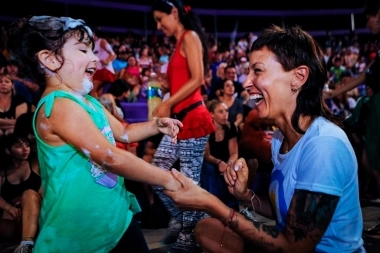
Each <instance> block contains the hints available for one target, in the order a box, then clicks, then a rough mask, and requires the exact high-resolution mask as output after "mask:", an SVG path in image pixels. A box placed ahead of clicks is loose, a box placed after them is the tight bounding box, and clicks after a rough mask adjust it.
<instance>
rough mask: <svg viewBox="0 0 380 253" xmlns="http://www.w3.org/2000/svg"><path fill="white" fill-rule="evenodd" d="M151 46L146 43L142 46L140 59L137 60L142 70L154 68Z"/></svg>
mask: <svg viewBox="0 0 380 253" xmlns="http://www.w3.org/2000/svg"><path fill="white" fill-rule="evenodd" d="M149 49H150V48H149V46H147V45H145V46H143V47H142V48H141V50H140V53H139V59H138V60H137V62H138V66H139V68H140V72H141V71H142V69H144V68H153V59H152V56H151V55H150V52H149Z"/></svg>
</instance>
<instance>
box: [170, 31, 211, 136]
mask: <svg viewBox="0 0 380 253" xmlns="http://www.w3.org/2000/svg"><path fill="white" fill-rule="evenodd" d="M187 32H189V31H185V32H184V33H183V34H182V36H181V38H180V39H179V40H178V42H177V44H176V47H175V49H174V52H173V55H172V57H171V59H170V61H169V63H168V69H167V76H168V81H169V90H170V94H175V93H176V92H177V91H178V90H179V89H181V87H182V86H183V85H184V84H185V83H186V82H187V81H188V80H189V79H190V71H189V67H188V64H187V60H186V58H185V57H184V56H182V55H181V53H180V46H181V44H182V41H183V38H184V36H185V34H186V33H187ZM202 100H203V98H202V95H201V88H200V87H199V88H198V89H196V90H195V91H194V92H193V93H191V94H189V96H188V97H187V98H185V99H184V100H182V101H181V102H179V103H178V104H176V105H175V106H173V108H172V113H178V112H180V111H181V110H182V109H185V108H187V107H188V106H190V105H191V104H193V103H195V102H198V101H202ZM182 123H183V128H181V130H180V132H179V134H178V140H184V139H190V138H199V137H203V136H206V135H208V134H210V133H212V132H213V131H215V128H214V124H213V122H212V118H211V115H210V113H209V111H208V110H207V108H206V107H205V105H200V106H198V107H196V108H195V109H193V110H191V111H190V112H189V113H188V114H187V115H186V117H185V118H184V119H183V120H182Z"/></svg>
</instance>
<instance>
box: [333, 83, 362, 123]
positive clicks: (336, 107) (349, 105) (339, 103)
mask: <svg viewBox="0 0 380 253" xmlns="http://www.w3.org/2000/svg"><path fill="white" fill-rule="evenodd" d="M342 87H343V84H342V83H341V82H339V83H336V84H335V89H341V88H342ZM328 101H329V104H328V106H329V108H330V110H331V111H332V112H333V113H334V115H335V116H337V117H339V118H340V119H342V120H345V119H346V118H347V117H349V116H350V115H351V114H352V112H353V110H354V109H355V106H356V100H355V99H354V98H353V97H350V96H348V95H347V92H344V93H341V94H339V95H337V96H335V97H333V98H332V99H330V100H328Z"/></svg>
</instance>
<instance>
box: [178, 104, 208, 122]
mask: <svg viewBox="0 0 380 253" xmlns="http://www.w3.org/2000/svg"><path fill="white" fill-rule="evenodd" d="M200 105H204V103H203V101H198V102H195V103H193V104H191V105H189V106H188V107H186V108H184V109H182V110H181V111H179V112H178V113H173V114H172V116H171V117H172V118H173V119H178V120H179V121H182V120H183V119H184V118H185V116H186V115H187V114H188V113H189V112H190V111H191V110H194V109H195V108H197V107H198V106H200Z"/></svg>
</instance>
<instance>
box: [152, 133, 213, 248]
mask: <svg viewBox="0 0 380 253" xmlns="http://www.w3.org/2000/svg"><path fill="white" fill-rule="evenodd" d="M208 138H209V135H207V136H205V137H201V138H191V139H186V140H179V141H178V142H177V143H176V144H175V143H172V142H171V137H169V136H167V135H164V136H163V138H162V140H161V142H160V145H159V146H158V148H157V150H156V153H155V155H154V158H153V161H152V164H153V165H155V166H158V167H160V168H162V169H165V170H171V168H172V166H173V165H174V163H175V162H176V161H177V159H178V158H179V164H180V169H181V173H182V174H184V175H185V176H187V177H189V178H191V179H192V180H193V181H194V183H197V184H198V185H199V184H200V174H201V168H202V163H203V155H204V151H205V147H206V143H207V141H208ZM153 189H154V191H155V192H156V194H157V195H158V197H159V198H160V200H161V201H162V203H163V204H164V206H165V207H166V209H167V210H168V212H169V213H170V216H171V217H172V218H174V219H176V220H178V221H181V222H182V230H181V232H180V234H179V236H178V239H177V242H176V244H177V245H178V244H179V246H183V247H194V245H196V242H195V240H193V239H191V238H193V232H194V228H195V225H196V224H197V223H198V221H199V220H200V218H202V216H203V214H204V213H202V212H197V211H181V210H180V209H178V208H177V207H176V206H175V204H174V202H173V201H172V200H171V199H170V198H169V197H167V196H166V195H165V194H164V193H163V192H162V187H159V186H153Z"/></svg>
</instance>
